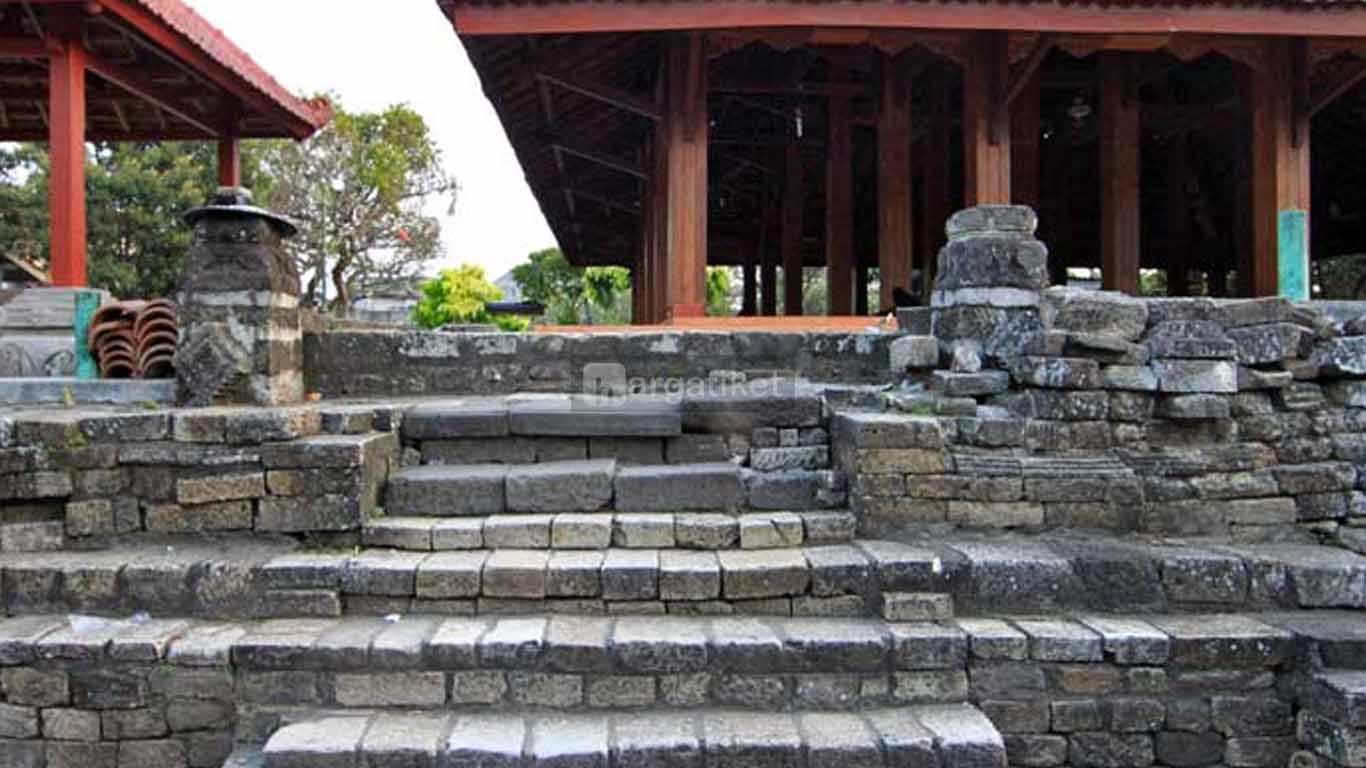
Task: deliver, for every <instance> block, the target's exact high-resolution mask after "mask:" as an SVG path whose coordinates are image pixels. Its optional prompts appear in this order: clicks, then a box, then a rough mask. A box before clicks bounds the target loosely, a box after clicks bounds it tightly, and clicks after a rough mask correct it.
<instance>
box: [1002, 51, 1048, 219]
mask: <svg viewBox="0 0 1366 768" xmlns="http://www.w3.org/2000/svg"><path fill="white" fill-rule="evenodd" d="M1010 134H1011V136H1010V192H1011V197H1012V198H1013V201H1014V202H1016V203H1020V204H1021V205H1028V206H1029V207H1031V208H1033V209H1034V210H1035V211H1036V212H1037V211H1038V208H1039V179H1040V167H1041V166H1040V160H1039V150H1040V147H1039V143H1040V140H1041V139H1042V133H1041V132H1040V127H1039V72H1038V70H1035V71H1034V74H1032V75H1030V77H1029V79H1028V80H1026V81H1025V84H1024V87H1023V88H1021V89H1020V94H1019V95H1018V96H1016V97H1015V100H1014V101H1012V102H1011V103H1010Z"/></svg>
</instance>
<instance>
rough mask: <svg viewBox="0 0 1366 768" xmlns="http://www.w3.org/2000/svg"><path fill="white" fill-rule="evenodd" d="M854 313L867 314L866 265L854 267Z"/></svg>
mask: <svg viewBox="0 0 1366 768" xmlns="http://www.w3.org/2000/svg"><path fill="white" fill-rule="evenodd" d="M854 314H856V315H867V314H868V265H866V264H859V265H858V266H856V267H854Z"/></svg>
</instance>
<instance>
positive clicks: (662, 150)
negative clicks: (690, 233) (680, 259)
mask: <svg viewBox="0 0 1366 768" xmlns="http://www.w3.org/2000/svg"><path fill="white" fill-rule="evenodd" d="M652 159H653V161H654V173H653V174H652V175H651V176H650V206H651V208H652V210H653V218H652V219H651V228H652V230H653V238H652V242H651V247H650V322H651V323H662V322H664V321H665V319H666V317H665V315H666V307H667V305H668V302H669V153H668V137H667V130H666V128H665V126H664V125H663V124H662V123H661V124H659V125H658V126H657V127H656V128H655V144H654V151H653V153H652Z"/></svg>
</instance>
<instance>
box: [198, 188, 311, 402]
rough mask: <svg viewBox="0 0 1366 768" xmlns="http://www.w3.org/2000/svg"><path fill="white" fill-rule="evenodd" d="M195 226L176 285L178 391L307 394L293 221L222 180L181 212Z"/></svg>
mask: <svg viewBox="0 0 1366 768" xmlns="http://www.w3.org/2000/svg"><path fill="white" fill-rule="evenodd" d="M185 221H186V223H188V224H189V225H190V226H191V227H193V228H194V237H193V240H192V245H191V246H190V257H189V259H188V260H187V262H186V264H185V276H184V278H183V279H182V281H181V285H180V292H179V299H178V300H179V303H180V311H179V315H178V318H179V322H180V345H179V348H178V349H177V351H176V360H175V367H176V378H177V379H178V383H179V399H180V401H181V402H182V403H184V404H187V405H210V404H217V403H222V404H256V405H282V404H288V403H297V402H300V401H302V400H303V397H304V385H303V339H302V334H301V332H300V327H299V275H298V273H297V272H296V271H295V269H294V261H293V259H291V258H290V256H289V254H288V253H287V252H286V251H285V248H284V240H285V238H288V237H289V236H291V235H293V234H294V233H295V231H296V230H295V227H294V224H293V223H291V222H290V221H289V220H287V219H285V218H283V217H281V216H277V215H275V214H273V213H271V212H269V211H266V210H262V209H260V208H257V207H255V206H253V205H252V204H251V193H250V192H248V191H247V190H245V189H242V188H240V187H223V188H220V189H219V190H218V191H217V192H216V193H215V194H214V197H213V199H212V200H211V201H210V202H209V204H208V205H205V206H204V207H202V208H196V209H194V210H193V211H190V212H189V213H187V214H186V215H185Z"/></svg>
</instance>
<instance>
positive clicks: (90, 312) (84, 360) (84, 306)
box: [72, 291, 100, 379]
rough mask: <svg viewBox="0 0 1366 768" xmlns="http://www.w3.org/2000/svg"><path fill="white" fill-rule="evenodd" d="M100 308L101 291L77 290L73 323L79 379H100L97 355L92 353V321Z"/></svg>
mask: <svg viewBox="0 0 1366 768" xmlns="http://www.w3.org/2000/svg"><path fill="white" fill-rule="evenodd" d="M99 308H100V292H99V291H77V292H76V316H75V321H74V322H73V323H72V332H73V333H74V334H75V339H74V341H75V343H76V378H78V379H98V378H99V377H100V368H99V366H98V365H97V364H96V363H95V356H94V355H92V354H91V353H90V321H91V320H92V319H94V317H95V312H96V311H98V310H99Z"/></svg>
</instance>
